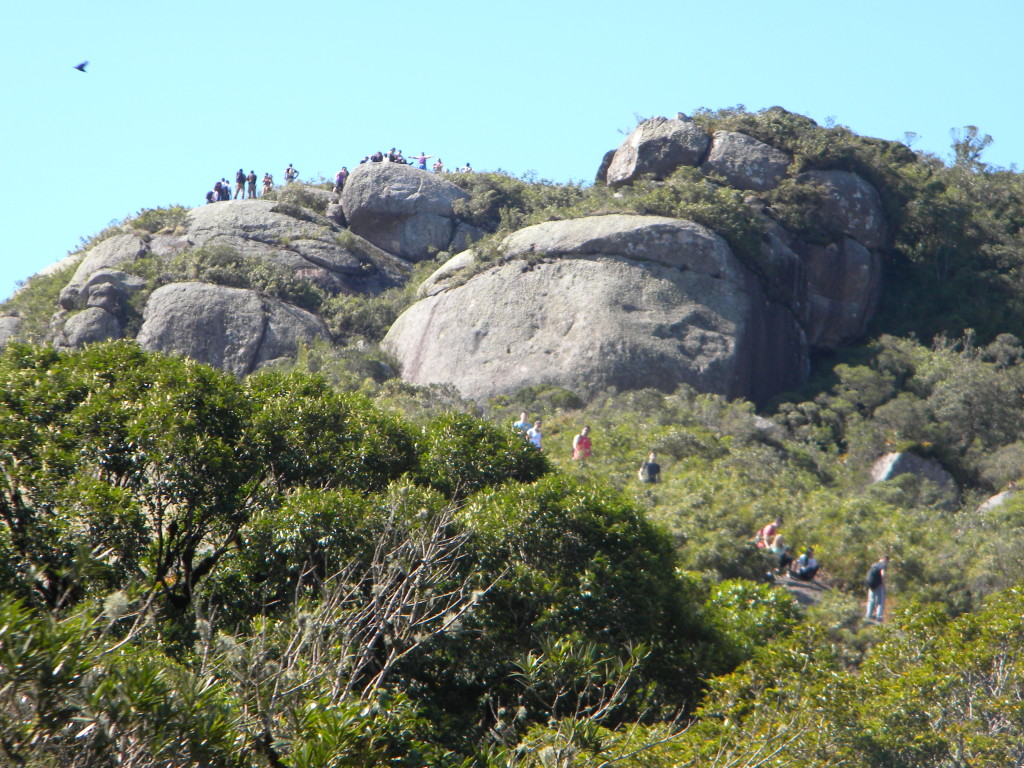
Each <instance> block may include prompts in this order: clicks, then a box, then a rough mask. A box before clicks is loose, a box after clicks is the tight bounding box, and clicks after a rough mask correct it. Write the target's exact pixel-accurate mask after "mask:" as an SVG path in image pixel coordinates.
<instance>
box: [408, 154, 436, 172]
mask: <svg viewBox="0 0 1024 768" xmlns="http://www.w3.org/2000/svg"><path fill="white" fill-rule="evenodd" d="M432 157H433V155H427V154H424V153H423V152H420V153H419V154H418V155H414V156H413V158H412V159H413V160H415V161H416V167H417V168H419V169H420V170H421V171H425V170H427V160H429V159H430V158H432Z"/></svg>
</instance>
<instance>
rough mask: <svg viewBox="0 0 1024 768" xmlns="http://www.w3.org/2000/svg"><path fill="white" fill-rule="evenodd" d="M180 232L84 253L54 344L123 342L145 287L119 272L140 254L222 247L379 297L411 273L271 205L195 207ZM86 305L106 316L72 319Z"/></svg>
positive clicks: (305, 216)
mask: <svg viewBox="0 0 1024 768" xmlns="http://www.w3.org/2000/svg"><path fill="white" fill-rule="evenodd" d="M318 191H319V192H323V194H324V195H328V196H329V195H330V193H329V192H327V191H325V190H318ZM184 230H185V231H184V232H179V233H178V234H173V235H153V236H152V237H150V238H149V239H148V240H146V239H144V238H142V237H139V236H137V235H134V234H125V235H117V236H114V237H111V238H108V239H107V240H104V241H102V242H101V243H99V244H98V245H96V247H94V248H92V249H91V250H90V251H89V252H88V253H86V255H85V258H84V259H81V262H80V264H79V265H78V268H77V269H76V270H75V274H74V276H73V277H72V279H71V280H70V282H69V283H68V284H67V286H65V287H64V289H63V290H62V291H61V294H60V306H61V311H59V312H58V313H57V314H56V315H54V318H53V321H52V323H51V328H52V333H53V335H52V338H53V341H54V343H55V344H56V345H57V346H59V347H61V348H74V347H76V346H78V345H79V344H80V343H81V344H84V343H89V342H93V341H98V340H100V338H101V337H102V338H121V336H122V335H123V329H124V327H125V320H126V309H127V307H128V299H129V298H130V297H131V296H132V294H134V293H135V292H137V291H139V290H141V289H142V288H143V287H145V281H144V280H142V279H141V278H139V277H136V276H134V275H131V274H127V273H126V272H124V271H122V269H121V268H123V267H125V266H126V265H128V264H130V263H132V262H134V261H136V260H138V259H139V258H142V257H144V256H158V257H162V258H166V257H170V256H174V255H175V254H178V253H180V252H182V251H184V250H186V249H189V248H193V247H198V246H211V247H212V246H217V245H225V246H229V247H231V248H233V249H234V250H235V251H236V252H237V253H238V254H239V255H240V256H242V257H243V258H246V259H254V260H263V261H268V262H270V263H272V264H274V265H276V266H277V267H280V268H283V269H284V270H286V271H290V272H291V273H292V274H294V276H295V279H296V280H301V279H308V280H310V281H311V282H312V283H314V284H315V285H317V286H319V287H320V288H322V289H324V290H325V291H327V292H328V293H330V294H339V293H379V292H380V291H382V290H385V289H386V288H390V287H392V286H395V285H401V284H402V283H403V282H404V281H405V279H406V277H407V276H408V272H409V270H410V269H411V265H410V264H409V263H408V262H406V261H404V260H402V259H399V258H396V257H395V256H392V255H391V254H388V253H385V252H384V251H382V250H381V249H379V248H377V247H375V246H374V245H372V244H371V243H369V242H367V241H366V240H364V239H363V238H361V237H359V236H357V235H354V234H352V233H351V232H348V231H346V230H344V229H343V228H341V227H340V226H338V225H337V224H335V223H334V222H332V221H330V220H329V219H327V218H324V217H321V216H318V215H317V214H315V213H313V212H312V211H308V210H306V209H302V208H299V207H298V206H295V205H289V204H287V203H278V202H274V201H270V200H232V201H226V202H219V203H215V204H212V205H204V206H201V207H199V208H194V209H193V210H191V211H189V214H188V216H187V218H186V221H185V226H184ZM86 308H90V309H98V310H102V311H103V312H105V313H106V314H105V315H99V314H97V313H95V312H90V313H81V314H73V313H74V312H75V310H81V309H86ZM65 323H69V324H70V326H66V325H65Z"/></svg>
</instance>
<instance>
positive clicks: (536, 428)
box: [526, 419, 541, 451]
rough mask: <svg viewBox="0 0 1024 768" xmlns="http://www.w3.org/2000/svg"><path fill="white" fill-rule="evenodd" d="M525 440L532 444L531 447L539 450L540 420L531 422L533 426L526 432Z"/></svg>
mask: <svg viewBox="0 0 1024 768" xmlns="http://www.w3.org/2000/svg"><path fill="white" fill-rule="evenodd" d="M526 439H527V440H529V441H530V442H531V443H533V447H534V448H536V449H537V450H538V451H539V450H541V447H540V439H541V434H540V419H537V421H535V422H533V426H532V427H530V428H529V429H528V430H527V431H526Z"/></svg>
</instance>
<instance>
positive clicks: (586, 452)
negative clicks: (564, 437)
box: [572, 427, 590, 461]
mask: <svg viewBox="0 0 1024 768" xmlns="http://www.w3.org/2000/svg"><path fill="white" fill-rule="evenodd" d="M572 457H573V458H574V459H575V460H577V461H585V460H586V459H589V458H590V427H584V428H583V429H581V430H580V433H579V434H578V435H576V437H574V438H573V439H572Z"/></svg>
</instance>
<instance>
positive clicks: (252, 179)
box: [245, 171, 256, 200]
mask: <svg viewBox="0 0 1024 768" xmlns="http://www.w3.org/2000/svg"><path fill="white" fill-rule="evenodd" d="M245 180H246V181H247V182H249V199H250V200H252V199H254V198H255V197H256V171H249V175H248V176H246V177H245Z"/></svg>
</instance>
